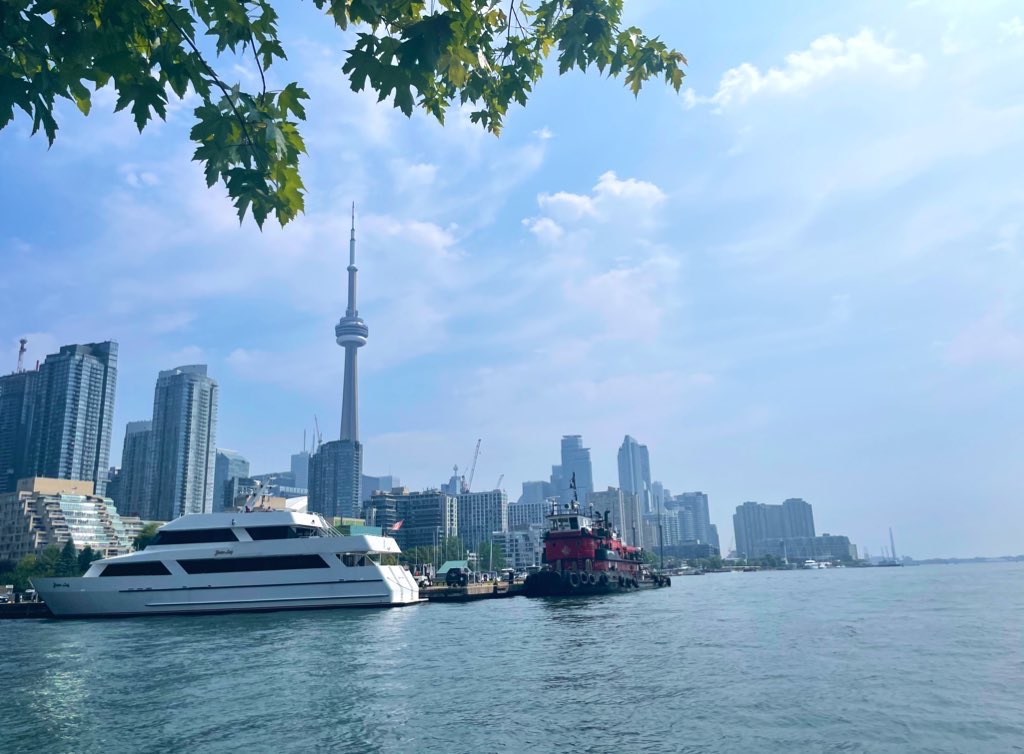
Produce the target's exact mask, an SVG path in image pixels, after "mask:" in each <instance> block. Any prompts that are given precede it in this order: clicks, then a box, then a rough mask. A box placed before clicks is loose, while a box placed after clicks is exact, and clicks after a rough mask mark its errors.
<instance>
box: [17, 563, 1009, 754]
mask: <svg viewBox="0 0 1024 754" xmlns="http://www.w3.org/2000/svg"><path fill="white" fill-rule="evenodd" d="M0 646H2V647H3V656H2V662H0V751H3V752H19V751H26V752H27V751H32V752H42V751H46V752H49V751H53V752H172V751H188V752H228V751H243V750H249V751H275V752H291V751H295V752H298V751H325V752H326V751H331V752H529V753H530V754H541V753H543V752H559V753H564V752H615V753H616V754H624V753H626V752H631V753H632V752H775V751H785V752H804V751H806V752H829V751H843V752H888V751H891V752H909V751H915V752H916V751H922V752H924V751H927V752H1010V751H1024V564H1021V563H1017V564H983V565H961V566H920V567H908V568H876V569H853V568H848V569H835V570H816V571H793V572H769V573H734V574H713V575H707V576H702V577H685V578H684V577H679V578H674V579H673V584H672V587H671V588H670V589H659V590H651V591H645V592H640V593H634V594H625V595H614V596H609V597H607V598H591V599H575V600H573V599H562V600H531V599H526V598H516V599H507V600H487V601H482V602H474V603H466V604H431V605H423V606H417V607H411V608H402V609H391V610H372V611H363V610H358V611H344V610H342V611H322V612H291V613H269V614H248V615H232V616H221V617H213V616H211V617H165V618H136V619H124V620H89V621H66V622H61V621H53V620H40V621H37V620H27V621H4V622H3V623H0Z"/></svg>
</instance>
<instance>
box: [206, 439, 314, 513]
mask: <svg viewBox="0 0 1024 754" xmlns="http://www.w3.org/2000/svg"><path fill="white" fill-rule="evenodd" d="M248 476H249V461H248V460H247V459H246V458H245V456H243V455H242V454H241V453H236V452H235V451H233V450H227V449H226V448H217V461H216V463H215V464H214V471H213V509H214V511H219V510H221V509H223V508H230V507H231V506H232V503H233V502H234V499H233V498H232V497H231V496H230V495H231V493H232V490H231V489H230V488H228V487H227V486H226V485H227V483H228V482H229V481H231V480H232V479H244V478H247V477H248ZM303 486H304V485H303Z"/></svg>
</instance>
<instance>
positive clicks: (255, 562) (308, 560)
mask: <svg viewBox="0 0 1024 754" xmlns="http://www.w3.org/2000/svg"><path fill="white" fill-rule="evenodd" d="M178 565H180V566H181V567H182V568H184V569H185V572H186V573H192V574H195V573H241V572H244V571H291V570H301V569H303V568H329V567H330V566H328V565H327V563H326V562H325V561H324V559H323V558H321V557H320V556H319V555H276V556H270V557H263V558H195V559H192V560H179V561H178Z"/></svg>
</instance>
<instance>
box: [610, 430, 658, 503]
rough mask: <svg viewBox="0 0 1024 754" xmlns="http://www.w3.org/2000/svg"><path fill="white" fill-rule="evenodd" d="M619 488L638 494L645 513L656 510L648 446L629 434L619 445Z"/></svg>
mask: <svg viewBox="0 0 1024 754" xmlns="http://www.w3.org/2000/svg"><path fill="white" fill-rule="evenodd" d="M619 488H620V489H621V490H622V491H623V492H631V493H633V494H634V495H637V496H638V497H639V498H640V507H641V509H642V510H643V512H644V513H652V512H653V511H654V510H655V508H654V498H653V495H652V492H651V457H650V455H649V454H648V452H647V446H646V445H641V444H640V443H638V442H637V441H636V440H634V439H633V438H632V437H630V436H629V435H626V437H625V439H624V440H623V441H622V445H621V446H620V447H619Z"/></svg>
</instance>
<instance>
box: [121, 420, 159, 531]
mask: <svg viewBox="0 0 1024 754" xmlns="http://www.w3.org/2000/svg"><path fill="white" fill-rule="evenodd" d="M152 441H153V422H151V421H141V422H128V426H127V428H126V429H125V433H124V448H123V449H122V451H121V482H120V484H121V490H120V493H119V495H118V499H117V500H116V501H115V502H116V503H117V508H118V510H119V511H120V512H121V513H123V514H125V515H127V516H138V515H140V514H141V513H142V512H143V511H145V510H148V509H149V503H148V502H147V500H146V494H147V493H148V490H149V489H150V487H149V483H150V480H149V474H150V472H151V470H152V466H151V465H150V460H151V458H150V453H151V451H152V450H153V445H152Z"/></svg>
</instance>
